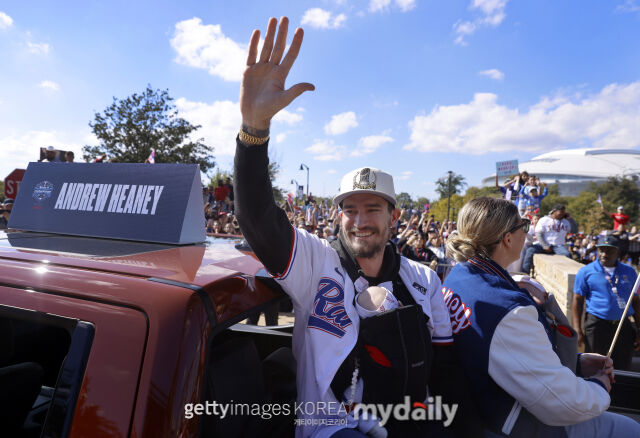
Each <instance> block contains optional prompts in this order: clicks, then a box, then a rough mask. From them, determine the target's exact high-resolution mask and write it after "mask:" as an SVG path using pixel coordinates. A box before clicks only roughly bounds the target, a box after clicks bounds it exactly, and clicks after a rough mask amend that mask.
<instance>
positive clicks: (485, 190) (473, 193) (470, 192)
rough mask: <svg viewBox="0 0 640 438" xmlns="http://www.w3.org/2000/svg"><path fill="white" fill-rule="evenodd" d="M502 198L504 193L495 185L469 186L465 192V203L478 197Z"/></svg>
mask: <svg viewBox="0 0 640 438" xmlns="http://www.w3.org/2000/svg"><path fill="white" fill-rule="evenodd" d="M483 196H484V197H487V198H502V193H500V191H499V190H498V189H496V188H495V187H491V186H489V187H469V188H468V189H467V191H466V192H465V194H464V203H465V204H466V203H467V202H469V201H471V200H472V199H476V198H482V197H483Z"/></svg>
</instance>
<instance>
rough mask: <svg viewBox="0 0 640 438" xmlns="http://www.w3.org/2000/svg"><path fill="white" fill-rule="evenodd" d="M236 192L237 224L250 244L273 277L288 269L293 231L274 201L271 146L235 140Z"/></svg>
mask: <svg viewBox="0 0 640 438" xmlns="http://www.w3.org/2000/svg"><path fill="white" fill-rule="evenodd" d="M233 176H234V177H233V190H234V194H235V212H236V218H237V219H238V224H239V225H240V229H241V230H242V234H243V235H244V237H245V239H246V240H247V243H248V244H249V246H250V247H251V249H252V250H253V252H254V253H255V254H256V256H257V257H258V259H260V261H261V262H262V264H263V265H264V266H265V268H266V269H267V270H268V271H269V272H270V273H271V274H273V275H274V276H277V275H279V274H282V273H283V272H284V270H285V269H286V268H287V263H288V261H289V255H290V252H291V244H292V242H293V228H292V226H291V223H290V222H289V219H288V218H287V214H286V213H285V212H284V210H282V209H281V208H279V207H278V206H277V205H276V203H275V200H274V199H273V189H272V187H271V180H270V179H269V156H268V143H265V144H264V145H261V146H247V145H244V144H243V143H241V142H240V140H239V139H237V138H236V155H235V158H234V175H233Z"/></svg>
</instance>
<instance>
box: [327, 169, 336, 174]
mask: <svg viewBox="0 0 640 438" xmlns="http://www.w3.org/2000/svg"><path fill="white" fill-rule="evenodd" d="M327 173H328V174H329V175H333V174H334V173H338V171H337V170H335V169H329V170H327Z"/></svg>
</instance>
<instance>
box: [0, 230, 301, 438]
mask: <svg viewBox="0 0 640 438" xmlns="http://www.w3.org/2000/svg"><path fill="white" fill-rule="evenodd" d="M237 244H238V240H230V239H220V238H211V237H209V238H207V241H206V243H203V244H192V245H186V246H173V245H163V244H154V243H143V242H132V241H118V240H110V239H96V238H89V237H76V236H64V235H53V234H46V233H37V232H29V233H27V232H17V231H16V232H7V233H4V232H3V233H0V278H2V280H1V281H0V399H1V400H0V406H2V408H3V409H1V410H0V411H1V412H0V436H18V437H20V436H24V437H38V436H45V437H49V436H51V437H78V438H79V437H129V436H130V437H154V438H156V437H193V436H206V437H214V436H220V437H230V436H253V435H254V432H256V433H257V431H261V434H262V436H269V435H270V434H271V435H272V436H275V435H278V436H282V435H283V434H284V435H291V434H292V433H293V428H294V421H293V420H294V416H293V412H288V413H287V415H280V416H272V417H271V418H269V419H265V418H263V417H264V416H263V417H260V416H255V415H249V414H246V413H242V412H241V413H240V414H238V413H237V412H236V415H227V416H225V417H224V418H221V415H220V413H218V414H217V415H216V414H215V413H213V412H211V409H209V411H208V412H207V410H206V408H207V403H208V404H209V407H211V405H212V403H213V402H217V403H227V402H234V403H241V402H246V403H248V402H254V403H268V402H271V403H276V402H277V403H283V404H284V403H289V402H291V403H292V402H293V401H294V400H295V395H296V394H295V361H294V359H293V357H292V355H291V351H290V346H291V331H292V326H291V325H288V326H283V327H278V328H267V327H260V326H249V325H245V324H240V323H241V322H242V321H243V320H245V319H246V318H247V317H249V316H251V315H253V314H255V313H256V312H260V311H263V310H265V309H268V308H270V307H273V306H274V305H278V303H279V302H280V301H282V300H286V296H285V295H284V294H283V293H282V291H281V290H280V289H279V287H278V286H277V285H276V284H275V282H274V280H273V279H270V278H269V277H268V275H267V274H266V272H265V270H264V268H263V267H262V265H261V264H260V263H259V262H258V261H257V260H256V259H255V258H254V257H252V256H251V255H250V254H249V255H248V254H247V253H246V251H245V252H242V251H239V250H238V249H236V248H235V246H236V245H237ZM198 408H203V409H204V410H202V411H199V410H198ZM268 431H272V432H268Z"/></svg>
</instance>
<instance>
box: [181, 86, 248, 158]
mask: <svg viewBox="0 0 640 438" xmlns="http://www.w3.org/2000/svg"><path fill="white" fill-rule="evenodd" d="M175 102H176V107H177V108H178V110H179V111H180V117H184V118H185V119H186V120H188V121H189V122H191V123H193V124H195V125H202V127H201V128H200V129H198V130H197V131H195V133H194V138H204V143H205V144H206V145H209V146H213V147H214V148H215V149H214V156H215V157H218V156H219V155H233V154H234V153H235V149H236V145H235V141H233V139H234V138H235V137H236V134H237V133H238V129H239V128H240V124H241V123H242V116H241V115H240V106H239V104H238V102H231V101H229V100H222V101H215V102H213V103H211V104H208V103H204V102H191V101H188V100H187V99H185V98H184V97H181V98H179V99H176V101H175Z"/></svg>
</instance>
